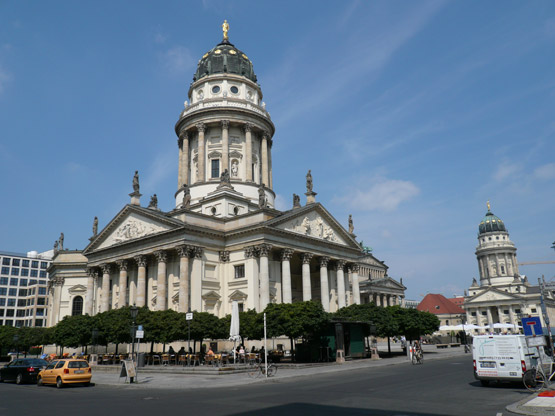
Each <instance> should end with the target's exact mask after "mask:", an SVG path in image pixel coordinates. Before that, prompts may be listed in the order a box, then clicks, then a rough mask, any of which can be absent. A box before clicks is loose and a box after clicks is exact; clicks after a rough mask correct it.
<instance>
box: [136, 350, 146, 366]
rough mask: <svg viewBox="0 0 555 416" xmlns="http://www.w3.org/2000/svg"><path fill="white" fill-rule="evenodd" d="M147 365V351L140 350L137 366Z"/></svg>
mask: <svg viewBox="0 0 555 416" xmlns="http://www.w3.org/2000/svg"><path fill="white" fill-rule="evenodd" d="M144 366H145V353H144V352H140V353H139V355H138V356H137V367H144Z"/></svg>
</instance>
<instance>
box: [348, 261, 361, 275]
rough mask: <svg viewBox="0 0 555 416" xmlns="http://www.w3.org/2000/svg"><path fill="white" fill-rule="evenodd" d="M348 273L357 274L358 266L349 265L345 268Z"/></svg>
mask: <svg viewBox="0 0 555 416" xmlns="http://www.w3.org/2000/svg"><path fill="white" fill-rule="evenodd" d="M347 267H348V268H349V272H350V273H358V272H359V271H360V266H359V265H358V264H355V263H351V264H349V265H348V266H347Z"/></svg>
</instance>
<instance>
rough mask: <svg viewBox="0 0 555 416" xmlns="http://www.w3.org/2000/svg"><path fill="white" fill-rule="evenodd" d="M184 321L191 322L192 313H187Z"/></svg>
mask: <svg viewBox="0 0 555 416" xmlns="http://www.w3.org/2000/svg"><path fill="white" fill-rule="evenodd" d="M185 320H187V321H192V320H193V312H187V313H186V314H185Z"/></svg>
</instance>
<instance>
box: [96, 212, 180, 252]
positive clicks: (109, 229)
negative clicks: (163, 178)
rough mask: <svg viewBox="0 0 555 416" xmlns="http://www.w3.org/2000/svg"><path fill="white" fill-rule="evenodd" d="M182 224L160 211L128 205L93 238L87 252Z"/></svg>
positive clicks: (168, 229)
mask: <svg viewBox="0 0 555 416" xmlns="http://www.w3.org/2000/svg"><path fill="white" fill-rule="evenodd" d="M180 225H181V224H180V223H179V221H178V220H175V219H172V218H168V217H166V216H164V215H163V214H161V213H160V212H158V211H153V210H149V209H147V208H141V207H133V206H130V205H128V206H126V207H125V208H124V209H123V210H121V211H120V212H119V213H118V215H116V217H115V218H114V219H113V220H112V221H111V222H110V223H108V225H107V226H106V227H105V228H104V229H103V230H102V232H101V233H100V234H98V236H97V237H96V238H95V239H94V240H92V242H91V244H89V246H88V247H87V248H86V249H85V254H88V253H90V252H91V251H94V250H101V249H104V248H107V247H111V246H114V245H117V244H122V243H127V242H129V241H133V240H137V239H141V238H144V237H146V236H150V235H154V234H159V233H162V232H166V231H170V230H173V229H175V228H178V227H179V226H180Z"/></svg>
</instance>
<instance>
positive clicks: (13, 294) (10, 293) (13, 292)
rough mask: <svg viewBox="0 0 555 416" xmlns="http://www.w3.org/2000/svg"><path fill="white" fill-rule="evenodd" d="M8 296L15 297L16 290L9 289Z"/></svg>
mask: <svg viewBox="0 0 555 416" xmlns="http://www.w3.org/2000/svg"><path fill="white" fill-rule="evenodd" d="M9 295H10V296H17V289H15V288H10V292H9Z"/></svg>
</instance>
